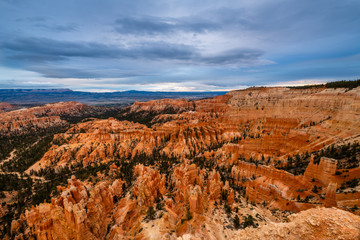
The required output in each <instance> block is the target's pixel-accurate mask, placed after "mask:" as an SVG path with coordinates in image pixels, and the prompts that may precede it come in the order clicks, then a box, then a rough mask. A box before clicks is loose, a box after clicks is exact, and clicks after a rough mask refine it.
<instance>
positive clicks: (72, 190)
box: [14, 88, 360, 239]
mask: <svg viewBox="0 0 360 240" xmlns="http://www.w3.org/2000/svg"><path fill="white" fill-rule="evenodd" d="M74 111H76V110H74ZM70 112H71V111H70ZM56 114H57V115H56ZM56 114H55V115H49V116H48V115H46V117H56V116H59V114H60V113H59V112H57V113H56ZM121 114H123V115H122V116H123V117H124V118H126V117H127V118H131V119H133V120H134V121H135V122H131V121H119V120H116V119H114V118H108V119H105V120H104V119H103V120H100V119H88V120H87V121H84V122H79V123H77V124H74V125H72V126H71V127H70V128H69V129H68V130H67V131H66V132H65V133H61V134H57V135H55V137H54V139H53V146H52V147H51V149H50V150H49V151H48V152H47V153H46V154H45V155H44V156H43V157H42V159H41V160H40V161H38V162H37V163H35V164H34V165H33V166H31V167H30V168H29V169H28V170H27V171H26V172H27V173H30V174H31V173H33V172H32V170H33V171H39V170H43V171H45V170H46V169H55V172H56V171H57V170H60V169H61V167H65V168H69V169H70V170H73V169H78V168H83V167H87V166H94V168H95V167H96V166H105V167H104V168H106V169H108V170H99V172H97V173H96V176H92V177H91V178H88V180H87V181H85V182H81V181H78V180H76V179H74V178H73V179H71V180H70V181H69V185H68V187H67V188H66V189H65V190H64V191H63V193H62V194H61V196H60V197H56V198H53V200H52V202H51V203H45V204H40V205H39V206H37V207H33V208H32V209H31V210H29V211H28V212H27V213H26V214H25V215H24V216H23V224H25V226H27V227H28V229H29V232H33V233H35V234H36V235H37V237H38V238H39V239H99V238H100V239H126V238H135V239H175V238H177V237H182V238H183V239H190V238H191V237H194V238H199V239H201V238H202V237H203V238H208V239H225V238H239V239H250V238H251V236H253V238H254V239H264V238H265V239H266V238H274V239H285V238H286V239H296V236H300V237H302V238H305V239H306V238H310V239H311V237H313V238H314V239H316V238H320V239H336V236H340V237H339V238H340V239H351V238H350V236H358V235H359V218H358V217H356V216H355V215H353V214H351V213H346V212H343V211H341V210H335V209H330V208H328V209H324V208H321V209H310V208H315V207H319V206H326V207H333V206H338V207H339V208H343V209H350V208H353V207H354V206H355V205H356V204H359V197H360V196H359V194H358V192H356V191H357V186H356V187H354V188H350V187H348V188H346V189H345V190H346V191H347V192H340V191H339V189H338V188H339V186H341V185H342V184H343V183H346V182H347V181H349V180H350V181H351V180H353V179H354V178H357V177H358V174H359V173H360V168H353V169H337V164H336V162H335V161H334V160H332V159H327V158H321V160H320V163H319V164H314V162H313V161H310V163H309V165H308V166H307V168H306V170H305V174H304V175H297V176H295V175H293V174H291V173H289V172H287V171H285V170H279V169H276V168H275V167H274V166H276V167H278V166H282V165H281V164H282V163H283V162H285V161H286V158H287V157H288V156H289V155H293V154H296V153H300V154H301V153H305V152H306V151H308V152H310V153H311V152H314V151H318V150H320V149H322V148H324V147H326V146H328V145H329V144H332V143H341V142H343V141H355V140H358V139H360V138H359V134H358V133H359V132H360V124H359V123H360V117H359V116H360V89H359V88H357V89H352V90H349V91H346V90H344V89H321V88H315V89H305V90H304V89H303V90H299V89H288V88H251V89H247V90H241V91H232V92H229V93H228V94H226V95H224V96H220V97H215V98H212V99H202V100H197V101H188V100H167V99H166V100H156V101H150V102H146V103H140V102H137V103H135V104H134V105H132V106H130V107H128V108H126V109H125V110H124V111H123V112H122V113H121ZM33 115H34V116H35V114H33ZM36 116H38V117H39V114H38V115H36ZM40 116H43V115H41V114H40ZM137 116H138V117H139V119H136V117H137ZM144 119H147V120H148V122H146V124H141V123H138V122H140V120H144ZM137 120H138V121H137ZM60 121H61V120H60ZM14 129H15V128H14ZM150 160H151V161H150ZM355 160H356V156H355ZM139 163H141V164H139ZM123 166H128V167H127V168H125V169H126V170H124V169H123V168H122V167H123ZM129 166H130V167H129ZM305 167H306V166H303V169H305ZM99 169H102V168H99ZM283 169H285V168H283ZM106 171H108V172H106ZM124 171H128V172H124ZM337 171H340V172H341V173H342V174H341V175H338V174H337ZM120 173H121V174H120ZM295 174H296V173H295ZM120 175H121V176H125V177H126V184H124V182H125V181H124V182H123V181H121V180H120V179H117V180H115V179H116V178H118V177H119V176H120ZM94 179H96V181H98V183H97V184H96V185H94V184H92V183H91V182H94V181H95V180H94ZM124 179H125V178H124ZM124 179H123V180H124ZM89 181H90V182H89ZM123 190H124V192H122V191H123ZM359 206H360V204H359ZM276 209H277V210H276ZM308 209H309V210H308ZM270 210H273V212H271V211H270ZM285 210H286V211H285ZM276 211H280V212H281V211H284V212H281V213H279V214H278V215H277V214H276ZM287 211H292V212H299V213H298V214H297V215H294V216H292V217H289V219H288V220H290V222H289V223H279V222H281V221H285V220H284V219H286V217H287V216H288V215H289V213H288V212H287ZM274 212H275V213H274ZM354 213H357V212H356V210H354ZM236 217H239V219H240V220H239V221H240V225H239V226H238V227H245V225H246V224H249V225H250V226H254V227H256V226H259V229H253V228H251V229H245V230H237V229H235V227H234V226H235V223H234V221H235V219H236ZM342 223H346V224H347V225H346V227H344V228H341V224H342ZM19 224H20V223H19ZM21 224H22V223H21ZM16 226H17V225H16V223H14V228H15V227H16ZM324 226H326V229H329V228H331V229H334V231H333V232H331V231H326V230H325V227H324ZM14 231H15V232H16V230H14ZM81 233H83V234H81Z"/></svg>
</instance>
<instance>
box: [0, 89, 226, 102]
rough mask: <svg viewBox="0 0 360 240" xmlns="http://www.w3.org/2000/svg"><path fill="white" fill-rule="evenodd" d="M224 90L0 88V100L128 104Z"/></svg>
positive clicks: (216, 94) (190, 96)
mask: <svg viewBox="0 0 360 240" xmlns="http://www.w3.org/2000/svg"><path fill="white" fill-rule="evenodd" d="M225 93H226V92H147V91H135V90H131V91H124V92H106V93H95V92H81V91H73V90H71V89H0V102H8V103H11V104H19V105H37V104H46V103H53V102H66V101H77V102H81V103H85V104H89V105H111V104H121V105H129V104H132V103H133V102H135V101H149V100H154V99H162V98H171V99H177V98H186V99H200V98H208V97H214V96H218V95H223V94H225Z"/></svg>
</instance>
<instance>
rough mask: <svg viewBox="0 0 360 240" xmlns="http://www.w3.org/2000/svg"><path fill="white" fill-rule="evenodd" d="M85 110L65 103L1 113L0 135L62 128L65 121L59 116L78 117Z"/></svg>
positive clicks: (82, 107) (83, 107) (74, 103)
mask: <svg viewBox="0 0 360 240" xmlns="http://www.w3.org/2000/svg"><path fill="white" fill-rule="evenodd" d="M86 108H87V106H86V105H84V104H81V103H78V102H66V103H54V104H47V105H44V106H40V107H33V108H28V109H19V110H15V111H10V112H3V113H0V133H1V134H3V135H9V134H17V135H19V134H24V133H28V132H36V131H37V130H39V129H46V128H50V127H56V126H62V125H65V124H66V121H64V120H61V118H60V117H61V116H80V115H81V113H82V112H83V111H84V110H85V109H86Z"/></svg>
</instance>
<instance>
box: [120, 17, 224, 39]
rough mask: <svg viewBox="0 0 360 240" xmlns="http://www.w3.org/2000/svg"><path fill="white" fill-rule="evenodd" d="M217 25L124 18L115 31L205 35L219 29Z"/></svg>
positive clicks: (195, 20) (199, 20)
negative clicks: (204, 33)
mask: <svg viewBox="0 0 360 240" xmlns="http://www.w3.org/2000/svg"><path fill="white" fill-rule="evenodd" d="M219 27H220V26H218V25H217V24H216V23H214V22H211V21H206V20H201V19H197V18H189V17H188V18H180V19H176V18H161V17H153V16H142V17H129V16H127V17H122V18H118V19H117V20H116V26H115V29H116V31H117V32H119V33H122V34H150V35H152V34H167V33H174V32H176V31H184V32H194V33H203V32H205V31H209V30H215V29H218V28H219Z"/></svg>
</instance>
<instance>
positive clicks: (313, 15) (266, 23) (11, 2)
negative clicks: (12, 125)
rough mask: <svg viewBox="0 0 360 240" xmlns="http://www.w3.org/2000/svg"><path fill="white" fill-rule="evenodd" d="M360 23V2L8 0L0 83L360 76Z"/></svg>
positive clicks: (125, 86)
mask: <svg viewBox="0 0 360 240" xmlns="http://www.w3.org/2000/svg"><path fill="white" fill-rule="evenodd" d="M359 26H360V1H359V0H341V1H340V0H301V1H300V0H283V1H281V0H271V1H270V0H256V1H255V0H238V1H235V0H229V1H228V0H221V1H219V0H209V1H207V0H201V1H200V0H192V1H189V0H179V1H177V0H141V1H136V0H61V1H55V0H53V1H52V0H0V88H71V89H74V90H86V91H111V90H130V89H135V90H152V91H192V90H211V91H212V90H228V89H237V88H243V87H246V86H260V85H261V86H265V85H296V84H303V83H305V84H306V83H319V82H326V81H332V80H341V79H348V80H354V79H358V78H360V27H359Z"/></svg>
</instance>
